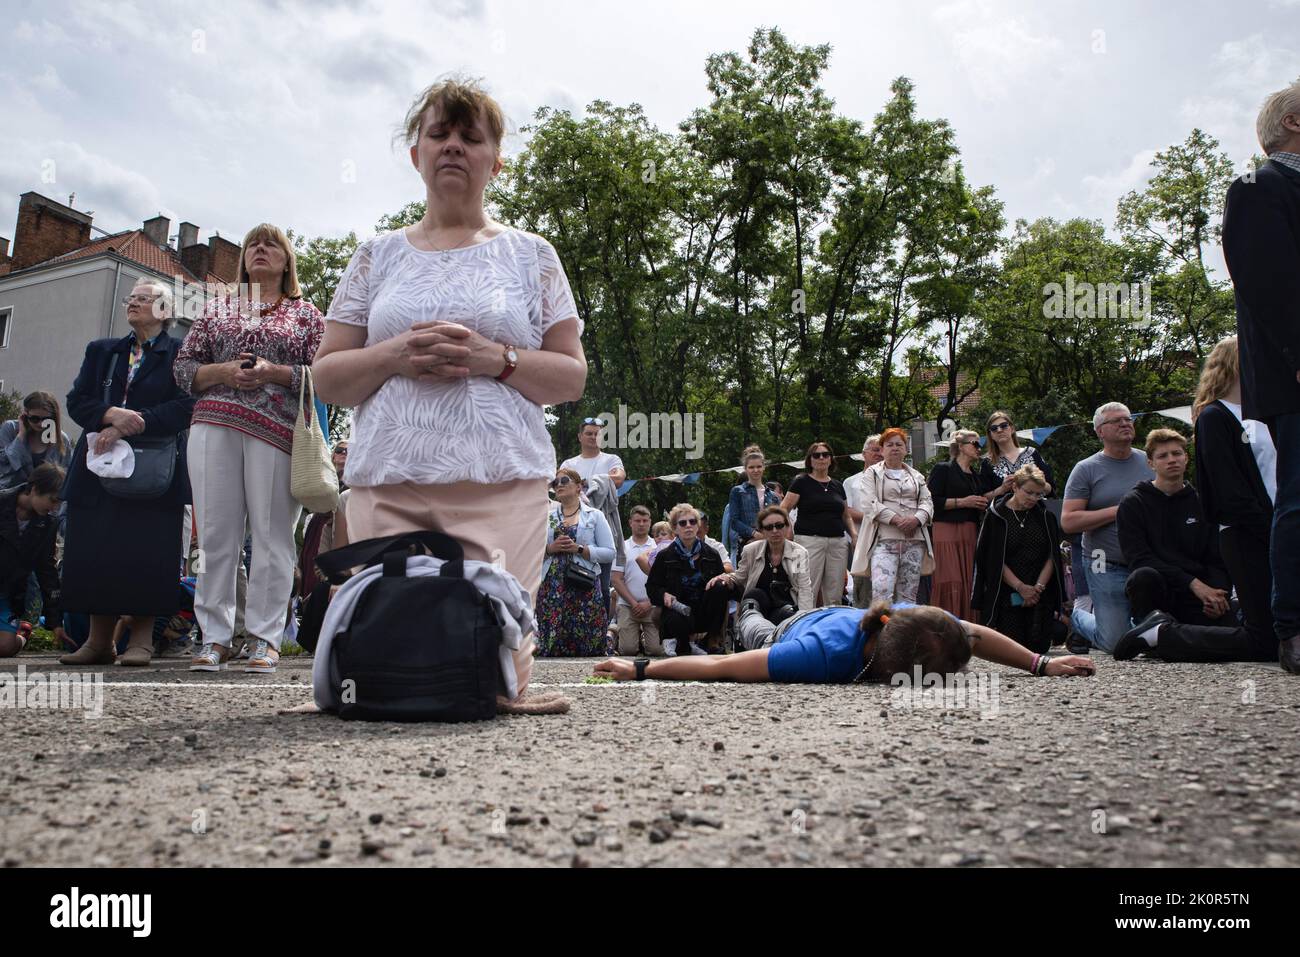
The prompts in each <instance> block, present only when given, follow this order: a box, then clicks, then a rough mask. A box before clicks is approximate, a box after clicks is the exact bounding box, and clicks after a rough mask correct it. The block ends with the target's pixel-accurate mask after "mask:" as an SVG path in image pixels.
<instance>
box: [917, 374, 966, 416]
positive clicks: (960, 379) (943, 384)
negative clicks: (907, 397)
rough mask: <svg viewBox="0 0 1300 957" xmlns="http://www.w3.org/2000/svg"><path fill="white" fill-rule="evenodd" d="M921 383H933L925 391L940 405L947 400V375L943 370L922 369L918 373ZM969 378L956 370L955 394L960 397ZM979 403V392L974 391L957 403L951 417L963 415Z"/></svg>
mask: <svg viewBox="0 0 1300 957" xmlns="http://www.w3.org/2000/svg"><path fill="white" fill-rule="evenodd" d="M919 375H920V379H921V382H923V383H928V382H933V383H934V385H927V386H926V387H925V390H926V391H927V392H929V393H930V395H932V396H934V398H935V399H936V400H938V401H939V403H940V404H942V403H943V402H944V400H945V399H947V398H948V373H947V371H946V370H944V369H922V370H921V372H920V373H919ZM968 379H969V376H967V375H966V373H965V372H963V371H961V370H960V369H958V370H957V394H958V395H961V394H962V393H963V392H964V391H966V388H967V385H966V383H967V380H968ZM979 403H980V390H979V389H976V390H975V391H974V392H972V393H971V394H970V395H968V396H967V397H966V398H964V399H962V400H961V401H960V402H958V403H957V408H956V409H954V410H953V411H952V413H950V414H952V415H965V414H966V413H967V412H969V411H970V410H971V409H973V408H975V406H977V405H979Z"/></svg>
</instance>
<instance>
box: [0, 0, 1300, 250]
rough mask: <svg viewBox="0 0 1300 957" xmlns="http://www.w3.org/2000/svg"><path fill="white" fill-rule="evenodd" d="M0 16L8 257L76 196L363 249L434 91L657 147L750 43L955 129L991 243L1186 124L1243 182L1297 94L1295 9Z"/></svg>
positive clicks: (415, 190)
mask: <svg viewBox="0 0 1300 957" xmlns="http://www.w3.org/2000/svg"><path fill="white" fill-rule="evenodd" d="M4 12H5V17H4V30H3V35H0V104H3V105H0V128H3V130H4V140H5V145H4V149H3V151H2V152H0V236H7V237H9V238H11V239H12V238H13V229H14V221H15V217H16V214H17V207H18V196H19V194H20V193H22V192H25V191H27V190H35V191H37V192H40V193H43V194H45V195H48V196H51V197H52V198H55V199H57V200H59V201H61V202H67V200H68V195H69V194H70V193H74V192H75V193H76V201H75V206H76V208H77V209H80V210H83V211H89V210H93V211H94V214H95V215H94V221H95V225H97V226H100V227H103V228H104V229H106V230H109V231H117V230H120V229H125V228H131V227H135V226H138V225H139V224H140V223H141V222H142V221H143V220H144V219H147V218H149V217H151V216H153V215H155V214H157V213H159V212H162V213H163V214H165V215H169V216H170V217H171V219H172V231H173V233H174V232H175V229H176V226H177V224H178V223H179V222H180V221H181V220H189V221H191V222H194V223H196V224H198V226H199V227H200V228H201V230H202V232H201V236H202V237H203V238H204V239H206V237H207V236H208V235H209V234H210V232H211V231H212V230H213V229H219V230H220V231H221V233H222V235H224V236H226V237H227V238H230V239H234V240H236V241H238V240H239V239H240V238H242V234H243V232H244V231H245V230H246V229H247V228H248V227H249V226H251V225H253V224H255V223H257V222H261V221H264V220H265V221H270V222H274V223H277V224H279V225H282V226H285V227H287V228H292V229H294V230H296V231H298V232H301V233H306V234H309V235H318V234H327V235H340V234H343V233H346V232H347V231H348V230H356V231H357V232H358V233H359V234H361V235H362V236H363V237H364V236H368V235H370V234H371V232H372V230H373V227H374V223H375V221H376V220H377V219H378V218H379V217H380V216H381V215H382V214H384V213H388V212H393V211H396V210H397V209H399V208H400V207H401V206H402V205H404V204H405V203H407V202H409V201H411V200H416V199H422V198H423V192H422V189H421V184H420V181H419V179H418V177H417V176H416V174H415V172H414V171H413V170H412V169H411V168H410V165H409V162H408V160H407V159H406V156H405V155H404V153H403V152H402V151H400V150H397V149H394V148H393V147H392V146H391V136H392V133H393V130H394V127H395V126H396V125H397V124H398V122H399V121H400V120H401V118H402V116H403V114H404V112H405V110H406V108H407V106H408V105H409V102H410V100H411V98H412V97H413V95H414V94H415V93H416V91H418V90H419V89H420V88H421V87H423V86H425V85H427V84H428V83H430V82H432V81H433V80H434V79H436V78H437V77H439V76H440V75H443V74H445V73H448V72H450V71H460V72H468V73H470V74H473V75H476V76H481V77H483V78H484V79H485V81H486V83H487V86H488V88H489V90H490V91H491V92H493V93H494V94H495V95H496V96H497V98H498V99H499V100H500V101H501V103H502V105H503V107H504V108H505V110H506V113H507V116H508V119H509V120H510V122H511V124H512V126H514V127H516V128H517V127H521V126H524V125H526V124H527V123H528V122H529V119H530V117H531V115H532V113H533V111H534V110H535V109H537V108H538V107H539V106H542V105H549V106H553V107H561V108H568V109H571V110H574V111H575V112H576V111H580V110H581V109H582V108H583V106H584V105H585V104H586V103H588V102H590V101H591V100H594V99H605V100H609V101H611V102H613V103H616V104H626V103H632V102H636V103H640V104H641V105H642V106H643V107H644V108H645V110H646V113H647V114H648V116H649V117H650V119H651V120H652V121H653V122H654V123H656V124H658V125H659V126H660V127H661V128H663V129H666V130H672V129H675V128H676V125H677V123H678V122H679V121H680V120H682V119H683V118H684V117H686V116H687V115H688V114H689V113H690V111H691V110H692V109H694V108H696V107H699V106H703V105H705V104H706V103H707V91H706V89H705V85H704V70H703V67H704V62H705V58H706V57H707V56H708V55H709V54H710V53H717V52H722V51H726V50H737V51H742V50H744V49H745V47H746V45H747V44H748V41H749V38H750V36H751V34H752V33H753V31H754V30H755V29H756V28H758V27H767V26H776V27H780V28H781V29H782V30H783V31H784V32H785V33H786V34H787V36H789V37H790V38H791V39H792V40H794V41H795V42H797V43H801V44H818V43H830V44H832V47H833V49H832V55H831V64H830V69H829V71H828V72H827V74H826V75H825V77H824V86H825V88H826V90H827V91H828V93H829V94H830V95H831V96H832V97H833V98H834V100H835V101H836V104H837V108H838V110H839V111H840V112H841V113H843V114H846V115H849V116H853V117H856V118H858V119H861V120H863V121H864V122H868V123H869V122H870V120H871V118H872V117H873V116H874V115H875V114H876V112H878V111H879V109H880V108H881V106H882V105H883V104H884V102H885V100H886V99H887V97H888V95H889V83H890V81H891V80H892V79H893V78H894V77H896V76H898V75H900V74H901V75H906V76H908V77H910V78H911V79H912V81H913V82H914V83H915V84H916V95H917V99H918V103H919V107H920V111H921V113H922V115H924V116H927V117H940V116H942V117H946V118H947V119H948V120H949V121H950V122H951V123H952V124H953V126H954V128H955V130H956V134H957V141H958V144H959V145H960V147H961V151H962V156H963V161H964V163H965V166H966V170H967V175H968V178H969V179H970V180H971V181H972V182H973V183H976V184H985V183H991V184H993V185H994V186H995V187H996V188H997V193H998V195H999V197H1000V198H1001V199H1002V200H1003V201H1004V202H1005V203H1006V212H1007V217H1008V220H1009V221H1011V220H1014V219H1016V218H1018V217H1025V218H1029V219H1032V218H1035V217H1039V216H1053V217H1057V218H1068V217H1071V216H1087V217H1090V218H1098V219H1102V220H1103V221H1105V222H1106V223H1107V224H1108V225H1109V224H1110V223H1111V222H1112V221H1113V216H1114V210H1115V201H1116V200H1117V199H1118V198H1119V197H1120V196H1121V195H1122V194H1123V193H1125V192H1127V191H1128V190H1130V189H1132V188H1134V187H1136V186H1140V185H1141V183H1142V182H1143V180H1144V178H1145V177H1146V176H1147V175H1148V162H1149V160H1150V158H1151V157H1152V155H1153V154H1154V153H1155V151H1156V150H1159V149H1163V148H1165V147H1167V146H1169V145H1171V144H1174V143H1177V142H1181V141H1182V140H1183V139H1184V138H1185V137H1186V136H1187V134H1188V132H1189V131H1190V130H1191V128H1192V127H1193V126H1200V127H1201V128H1203V129H1205V130H1206V131H1207V132H1209V133H1210V134H1212V135H1213V136H1215V137H1217V138H1218V140H1219V141H1220V143H1221V144H1222V146H1223V148H1224V149H1225V150H1226V151H1227V152H1228V154H1229V155H1230V156H1231V157H1232V158H1233V160H1234V162H1235V163H1236V164H1237V166H1238V168H1241V169H1244V168H1245V162H1246V160H1247V159H1248V158H1249V157H1250V156H1251V155H1252V154H1253V153H1255V152H1258V150H1259V147H1258V144H1257V142H1256V140H1255V136H1254V121H1255V115H1256V112H1257V111H1258V108H1259V105H1260V103H1261V101H1262V99H1263V97H1264V96H1265V95H1266V94H1267V93H1269V92H1272V91H1273V90H1276V89H1279V88H1281V87H1283V86H1285V85H1286V84H1287V83H1289V82H1290V81H1292V80H1294V79H1295V78H1296V75H1297V73H1300V56H1298V55H1297V54H1298V53H1300V0H1235V2H1231V3H1229V2H1224V0H1195V2H1183V0H1179V2H1175V3H1168V2H1134V0H1127V2H1055V0H1053V2H1039V3H1029V2H1011V0H1007V2H992V0H990V2H979V0H957V2H951V3H938V2H935V3H925V2H914V0H912V2H905V3H904V2H898V3H869V4H864V3H861V2H853V3H819V2H812V0H800V2H790V0H781V2H777V3H771V2H765V0H747V2H735V3H729V2H715V0H710V2H700V0H691V2H672V0H664V2H643V3H624V2H620V3H614V2H600V3H595V2H581V3H580V2H541V0H534V2H506V0H434V2H432V3H430V2H415V0H394V2H378V0H375V2H338V3H336V2H329V0H301V2H295V0H284V2H253V0H223V3H221V4H216V3H211V2H207V3H204V4H188V3H146V2H139V3H130V2H109V3H100V2H92V0H40V2H28V0H18V2H14V0H6V2H5V5H4ZM520 143H521V140H520V138H519V137H518V136H517V135H516V136H512V138H511V139H510V140H508V141H507V144H506V146H507V151H513V150H517V149H518V148H519V145H520ZM353 170H354V171H355V175H349V174H350V172H351V171H353ZM51 178H52V179H53V181H52V182H51Z"/></svg>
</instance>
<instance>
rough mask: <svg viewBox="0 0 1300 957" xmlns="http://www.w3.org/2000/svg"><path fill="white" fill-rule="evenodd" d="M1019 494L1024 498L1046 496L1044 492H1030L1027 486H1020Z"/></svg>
mask: <svg viewBox="0 0 1300 957" xmlns="http://www.w3.org/2000/svg"><path fill="white" fill-rule="evenodd" d="M1020 494H1021V495H1023V496H1025V498H1045V497H1046V496H1047V493H1046V492H1031V491H1029V489H1027V488H1021V489H1020Z"/></svg>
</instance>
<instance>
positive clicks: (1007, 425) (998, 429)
mask: <svg viewBox="0 0 1300 957" xmlns="http://www.w3.org/2000/svg"><path fill="white" fill-rule="evenodd" d="M1009 428H1011V423H1010V422H999V423H998V424H997V425H991V426H989V431H990V432H1001V431H1002V430H1003V429H1009Z"/></svg>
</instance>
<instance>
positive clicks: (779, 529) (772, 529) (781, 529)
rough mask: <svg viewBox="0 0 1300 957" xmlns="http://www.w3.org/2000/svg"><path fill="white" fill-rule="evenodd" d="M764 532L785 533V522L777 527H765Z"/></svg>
mask: <svg viewBox="0 0 1300 957" xmlns="http://www.w3.org/2000/svg"><path fill="white" fill-rule="evenodd" d="M763 531H765V532H784V531H785V522H779V523H777V524H776V525H764V526H763Z"/></svg>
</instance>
